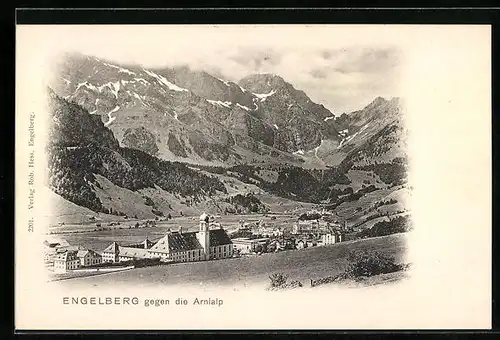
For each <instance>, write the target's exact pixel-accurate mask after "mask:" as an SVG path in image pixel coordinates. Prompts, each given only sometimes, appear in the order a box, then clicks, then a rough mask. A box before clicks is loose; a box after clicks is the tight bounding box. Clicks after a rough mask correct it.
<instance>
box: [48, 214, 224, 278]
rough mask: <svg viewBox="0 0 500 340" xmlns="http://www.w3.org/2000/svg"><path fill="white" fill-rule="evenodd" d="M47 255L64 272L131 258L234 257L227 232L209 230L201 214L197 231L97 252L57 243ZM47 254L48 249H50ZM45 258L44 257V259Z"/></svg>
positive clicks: (183, 260) (209, 258)
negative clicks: (51, 252)
mask: <svg viewBox="0 0 500 340" xmlns="http://www.w3.org/2000/svg"><path fill="white" fill-rule="evenodd" d="M54 248H57V250H55V251H54V252H53V255H52V256H50V255H48V254H47V252H46V256H47V257H49V258H52V259H53V267H54V271H55V272H65V271H68V270H75V269H79V268H82V267H89V266H95V265H99V264H102V263H118V262H127V261H131V260H144V259H159V260H160V261H163V262H194V261H206V260H218V259H224V258H230V257H232V256H233V243H232V241H231V239H230V238H229V236H228V234H227V233H226V231H225V230H224V229H223V228H222V227H221V226H219V227H217V228H216V229H211V228H210V227H209V217H208V215H206V214H202V215H201V216H200V223H199V230H198V231H197V232H184V231H183V230H182V227H180V228H179V230H178V231H174V232H172V231H169V232H167V234H166V235H165V236H164V237H162V238H161V239H159V240H157V241H156V242H153V241H151V240H149V239H147V238H146V239H145V240H144V241H143V242H141V243H138V244H135V245H129V246H120V245H119V244H118V243H116V242H113V243H111V244H110V245H109V246H108V247H106V248H105V249H104V250H103V251H102V252H101V253H100V254H99V253H97V252H95V251H93V250H90V249H85V250H84V249H74V248H73V247H71V246H69V245H61V244H58V245H56V246H55V247H54ZM49 253H50V252H49ZM46 260H47V258H46Z"/></svg>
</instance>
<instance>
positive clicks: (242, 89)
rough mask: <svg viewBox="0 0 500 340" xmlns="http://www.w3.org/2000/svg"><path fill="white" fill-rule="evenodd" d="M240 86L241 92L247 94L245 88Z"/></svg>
mask: <svg viewBox="0 0 500 340" xmlns="http://www.w3.org/2000/svg"><path fill="white" fill-rule="evenodd" d="M238 86H239V87H240V90H241V92H247V90H245V89H244V88H243V87H241V86H240V85H238Z"/></svg>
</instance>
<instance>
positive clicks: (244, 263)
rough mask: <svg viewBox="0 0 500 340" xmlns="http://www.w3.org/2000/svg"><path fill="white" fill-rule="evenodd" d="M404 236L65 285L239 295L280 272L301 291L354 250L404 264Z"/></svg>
mask: <svg viewBox="0 0 500 340" xmlns="http://www.w3.org/2000/svg"><path fill="white" fill-rule="evenodd" d="M405 249H406V234H397V235H390V236H383V237H377V238H371V239H364V240H356V241H348V242H342V243H338V244H334V245H330V246H324V247H312V248H307V249H303V250H299V251H297V250H291V251H283V252H279V253H267V254H263V255H262V256H257V257H248V258H233V259H228V260H225V261H204V262H191V263H179V264H172V265H165V266H160V267H146V268H137V269H134V270H132V271H128V272H120V273H116V274H110V275H112V277H113V279H112V280H110V278H109V277H106V276H93V277H88V278H85V279H84V280H82V279H72V280H68V281H66V282H64V283H65V284H67V285H68V286H74V285H79V284H83V285H89V284H91V285H93V286H95V287H104V286H105V285H109V284H113V285H116V284H120V283H127V284H136V285H149V286H155V285H159V284H160V285H162V286H165V285H167V286H168V285H176V284H180V283H182V284H183V286H189V285H192V286H195V287H198V289H199V288H200V284H203V287H206V286H217V287H218V288H220V287H221V285H222V286H225V285H227V286H230V287H231V289H235V287H237V288H238V289H244V288H245V287H248V286H252V285H258V286H262V287H265V286H266V285H267V284H268V283H269V275H270V274H272V273H275V272H281V273H284V274H286V275H288V277H289V278H290V279H291V280H299V281H301V282H302V283H303V284H304V287H303V288H302V289H308V288H309V285H308V283H309V280H310V279H320V278H322V277H325V276H329V275H335V274H339V273H341V272H342V270H343V269H344V268H345V267H346V265H347V264H348V258H347V255H348V252H349V251H354V250H377V251H380V252H382V253H384V254H388V255H391V256H394V257H395V258H396V259H397V261H398V262H404V261H405V260H406V259H405V258H404V250H405Z"/></svg>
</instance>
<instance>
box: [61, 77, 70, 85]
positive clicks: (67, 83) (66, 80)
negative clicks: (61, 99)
mask: <svg viewBox="0 0 500 340" xmlns="http://www.w3.org/2000/svg"><path fill="white" fill-rule="evenodd" d="M61 79H62V80H64V81H65V82H66V85H69V84H71V82H70V81H69V80H68V79H66V78H63V77H61Z"/></svg>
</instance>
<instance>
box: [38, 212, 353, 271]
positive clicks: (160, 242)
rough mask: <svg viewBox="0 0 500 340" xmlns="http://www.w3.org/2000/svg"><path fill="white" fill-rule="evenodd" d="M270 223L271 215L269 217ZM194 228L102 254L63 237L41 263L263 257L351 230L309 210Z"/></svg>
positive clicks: (106, 264) (78, 267)
mask: <svg viewBox="0 0 500 340" xmlns="http://www.w3.org/2000/svg"><path fill="white" fill-rule="evenodd" d="M271 219H272V217H271ZM188 227H192V226H184V227H183V226H179V227H178V229H177V230H172V229H171V228H169V229H168V230H167V231H166V233H165V235H164V236H163V237H161V238H157V239H150V238H149V237H148V236H147V235H145V237H144V240H143V241H142V242H135V243H128V244H126V243H125V242H118V241H116V240H113V241H112V242H110V244H109V245H108V246H107V247H106V248H105V249H104V250H97V249H89V248H88V247H83V246H81V245H78V244H69V243H68V242H67V241H66V240H64V239H62V238H58V239H53V240H46V241H45V242H44V262H45V266H46V267H47V268H48V269H49V271H50V272H52V273H54V274H63V273H66V274H69V273H75V274H77V273H79V274H84V275H85V273H98V272H101V273H103V272H111V271H118V270H124V269H132V268H136V267H141V266H152V265H160V264H173V263H183V262H197V261H212V260H224V259H228V258H234V257H244V256H259V255H262V254H263V253H275V252H280V251H293V250H301V249H305V248H310V247H320V246H327V245H332V244H336V243H339V242H343V241H345V240H346V239H348V236H349V233H350V232H352V230H350V229H349V228H348V227H347V226H346V224H345V222H344V223H341V222H339V221H336V220H333V219H332V216H331V214H330V213H329V212H328V211H324V210H323V211H316V210H312V211H308V212H307V213H304V214H302V215H301V216H299V217H298V218H297V219H296V222H294V223H293V224H291V225H287V226H276V225H274V224H272V223H267V222H261V221H257V222H253V223H247V222H245V221H244V220H240V223H239V227H238V228H237V229H235V230H231V231H227V230H226V229H225V228H224V226H223V225H222V224H221V223H219V222H217V221H216V216H209V215H207V214H205V213H203V214H202V215H201V216H199V225H198V228H197V229H198V230H197V231H189V229H192V228H188Z"/></svg>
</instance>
